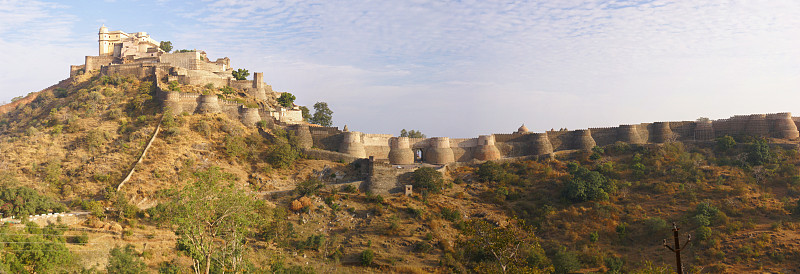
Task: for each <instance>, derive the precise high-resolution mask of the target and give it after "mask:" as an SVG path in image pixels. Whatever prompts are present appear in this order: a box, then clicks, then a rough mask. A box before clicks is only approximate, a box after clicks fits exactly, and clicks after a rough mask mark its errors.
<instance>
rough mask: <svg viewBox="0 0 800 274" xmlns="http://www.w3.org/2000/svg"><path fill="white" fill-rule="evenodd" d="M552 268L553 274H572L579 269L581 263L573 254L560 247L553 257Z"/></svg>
mask: <svg viewBox="0 0 800 274" xmlns="http://www.w3.org/2000/svg"><path fill="white" fill-rule="evenodd" d="M553 267H554V268H555V273H559V274H560V273H565V274H566V273H572V272H573V271H575V270H578V269H580V268H581V262H580V261H579V260H578V256H576V255H575V253H573V252H569V251H567V249H566V248H563V247H562V248H561V249H559V250H558V251H557V252H556V254H555V256H553Z"/></svg>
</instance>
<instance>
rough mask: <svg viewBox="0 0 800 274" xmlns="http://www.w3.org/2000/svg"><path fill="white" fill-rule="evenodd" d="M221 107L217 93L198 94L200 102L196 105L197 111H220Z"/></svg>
mask: <svg viewBox="0 0 800 274" xmlns="http://www.w3.org/2000/svg"><path fill="white" fill-rule="evenodd" d="M220 112H222V108H221V107H220V106H219V98H218V97H217V95H200V102H199V104H198V106H197V113H220Z"/></svg>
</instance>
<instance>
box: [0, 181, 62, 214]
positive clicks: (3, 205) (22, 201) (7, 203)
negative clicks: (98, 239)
mask: <svg viewBox="0 0 800 274" xmlns="http://www.w3.org/2000/svg"><path fill="white" fill-rule="evenodd" d="M59 174H60V173H59ZM66 210H67V207H66V206H64V204H61V203H59V202H58V201H56V200H54V199H52V198H50V197H47V196H44V195H40V194H39V192H36V190H34V189H32V188H28V187H3V189H2V190H0V213H2V214H3V217H11V216H18V217H22V216H28V215H34V214H42V213H47V212H50V211H52V212H64V211H66Z"/></svg>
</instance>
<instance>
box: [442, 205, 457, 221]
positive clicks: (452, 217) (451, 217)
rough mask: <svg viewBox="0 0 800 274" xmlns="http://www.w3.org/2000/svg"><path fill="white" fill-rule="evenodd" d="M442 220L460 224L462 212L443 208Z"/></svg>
mask: <svg viewBox="0 0 800 274" xmlns="http://www.w3.org/2000/svg"><path fill="white" fill-rule="evenodd" d="M441 214H442V219H445V220H448V221H451V222H458V221H461V212H459V211H458V210H455V209H449V208H446V207H443V208H442V211H441Z"/></svg>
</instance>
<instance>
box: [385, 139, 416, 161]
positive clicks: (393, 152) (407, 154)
mask: <svg viewBox="0 0 800 274" xmlns="http://www.w3.org/2000/svg"><path fill="white" fill-rule="evenodd" d="M389 142H390V143H389V163H391V164H393V165H410V164H413V163H414V151H412V150H411V145H410V142H409V141H408V137H395V138H391V139H389Z"/></svg>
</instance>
